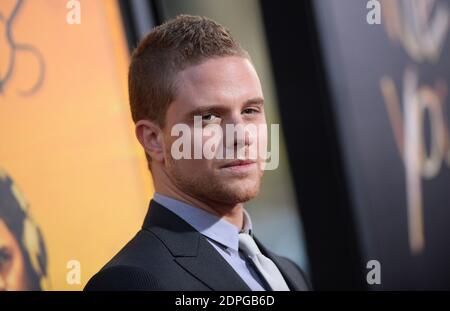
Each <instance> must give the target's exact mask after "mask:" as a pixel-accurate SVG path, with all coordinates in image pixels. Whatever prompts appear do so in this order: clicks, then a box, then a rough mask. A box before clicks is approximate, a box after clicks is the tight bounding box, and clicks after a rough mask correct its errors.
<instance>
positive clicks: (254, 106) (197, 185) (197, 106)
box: [163, 56, 267, 205]
mask: <svg viewBox="0 0 450 311" xmlns="http://www.w3.org/2000/svg"><path fill="white" fill-rule="evenodd" d="M194 116H201V117H202V122H201V123H202V127H203V128H205V127H207V126H208V125H210V124H218V125H219V126H220V127H221V128H222V131H223V137H222V139H223V144H222V148H223V153H222V155H223V159H217V158H216V157H215V158H213V159H206V158H205V157H204V156H202V158H201V159H194V156H193V152H194V148H195V147H194V135H192V143H191V146H192V148H191V150H192V157H191V159H179V160H175V159H174V158H173V156H172V154H171V146H172V143H173V142H174V141H176V140H177V139H178V137H177V136H171V129H172V127H173V126H174V125H176V124H180V123H184V124H187V125H188V126H189V128H190V129H191V133H194ZM226 124H230V125H234V126H237V125H240V126H247V125H249V124H252V125H254V126H256V127H258V126H259V125H266V119H265V114H264V100H263V93H262V89H261V84H260V81H259V78H258V75H257V73H256V71H255V69H254V68H253V66H252V64H251V63H250V61H249V60H248V59H246V58H242V57H237V56H229V57H219V58H213V59H209V60H207V61H206V62H204V63H202V64H200V65H196V66H191V67H188V68H187V69H185V70H184V71H182V72H180V73H179V74H178V75H177V96H176V100H175V101H174V102H172V103H171V104H170V106H169V109H168V111H167V114H166V124H165V127H164V129H163V132H164V152H165V153H164V158H165V164H164V165H165V168H166V172H167V175H168V177H169V178H171V180H172V182H173V183H174V184H175V185H176V186H177V187H178V188H179V189H180V190H182V191H183V192H185V193H187V194H189V195H192V196H194V197H196V198H197V199H200V200H202V199H203V200H206V201H213V202H218V203H224V204H226V205H230V204H236V203H241V202H245V201H248V200H250V199H252V198H253V197H255V196H256V195H257V193H258V191H259V186H260V182H261V178H262V176H263V162H264V161H263V159H262V158H261V153H259V152H258V153H257V156H256V157H255V156H249V155H250V153H249V150H250V148H254V149H253V150H259V149H258V148H255V147H256V146H260V145H263V146H265V145H266V144H267V135H266V133H265V132H264V133H263V132H260V131H256V132H253V133H252V134H251V135H250V134H249V133H246V135H245V139H244V140H243V139H242V138H243V136H241V139H240V138H239V137H238V135H237V134H233V135H230V137H227V133H226ZM258 133H260V134H258ZM211 137H212V136H211V135H209V136H208V135H203V136H201V139H200V142H199V144H201V145H202V146H203V145H204V144H205V142H207V141H208V139H211ZM197 144H198V141H197ZM227 148H228V149H230V148H232V149H233V150H234V151H233V152H232V155H233V158H232V159H228V158H227V157H226V154H225V150H227ZM240 148H244V149H240ZM239 149H240V152H239ZM239 154H240V155H244V157H242V156H239V157H238V155H239ZM243 158H244V159H249V158H252V159H253V160H252V161H247V162H244V163H242V162H240V163H237V162H236V161H237V160H238V159H243ZM248 162H253V163H248Z"/></svg>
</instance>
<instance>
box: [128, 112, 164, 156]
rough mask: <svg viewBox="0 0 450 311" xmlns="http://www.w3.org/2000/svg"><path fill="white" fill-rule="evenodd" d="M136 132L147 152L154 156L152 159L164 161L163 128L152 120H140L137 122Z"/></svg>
mask: <svg viewBox="0 0 450 311" xmlns="http://www.w3.org/2000/svg"><path fill="white" fill-rule="evenodd" d="M135 133H136V137H137V139H138V140H139V142H140V143H141V145H142V147H143V148H144V150H145V152H146V153H147V154H148V155H150V157H151V158H152V161H159V162H162V161H163V160H164V149H163V142H162V135H163V133H162V130H161V128H160V127H159V126H158V125H157V124H156V123H154V122H152V121H149V120H139V121H137V122H136V128H135Z"/></svg>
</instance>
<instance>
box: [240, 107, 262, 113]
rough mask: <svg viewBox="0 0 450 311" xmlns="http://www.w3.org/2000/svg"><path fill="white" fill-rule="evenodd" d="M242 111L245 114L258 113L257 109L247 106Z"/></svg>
mask: <svg viewBox="0 0 450 311" xmlns="http://www.w3.org/2000/svg"><path fill="white" fill-rule="evenodd" d="M242 112H243V113H245V114H255V113H258V112H259V110H258V109H254V108H247V109H244V110H243V111H242Z"/></svg>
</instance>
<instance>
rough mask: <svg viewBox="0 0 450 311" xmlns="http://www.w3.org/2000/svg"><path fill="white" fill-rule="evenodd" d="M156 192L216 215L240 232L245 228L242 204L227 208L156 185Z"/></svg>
mask: <svg viewBox="0 0 450 311" xmlns="http://www.w3.org/2000/svg"><path fill="white" fill-rule="evenodd" d="M155 190H156V192H157V193H159V194H161V195H165V196H167V197H169V198H172V199H176V200H179V201H181V202H184V203H187V204H189V205H192V206H195V207H197V208H200V209H203V210H205V211H207V212H209V213H211V214H213V215H216V216H217V217H219V218H222V219H224V220H226V221H228V222H230V223H232V224H233V225H235V226H236V227H237V228H238V229H239V230H240V229H242V227H243V221H244V214H243V204H242V203H238V204H234V205H230V206H226V204H225V205H224V204H220V203H217V202H205V201H204V200H200V199H197V198H195V197H193V196H191V195H189V194H186V193H184V192H181V191H178V190H177V189H167V188H159V187H157V186H156V185H155ZM219 205H220V206H219Z"/></svg>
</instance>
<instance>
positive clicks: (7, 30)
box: [0, 0, 153, 290]
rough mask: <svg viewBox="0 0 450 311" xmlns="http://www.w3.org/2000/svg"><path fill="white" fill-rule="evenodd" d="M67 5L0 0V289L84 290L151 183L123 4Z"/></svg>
mask: <svg viewBox="0 0 450 311" xmlns="http://www.w3.org/2000/svg"><path fill="white" fill-rule="evenodd" d="M68 2H69V1H66V0H28V1H26V0H24V1H20V0H2V1H1V2H0V289H2V288H3V289H13V290H14V289H50V290H80V289H82V288H83V286H84V285H85V284H86V282H87V281H88V280H89V278H90V277H91V276H92V274H93V273H95V272H96V271H98V269H100V268H101V267H102V265H103V264H105V263H106V262H107V260H108V259H110V258H111V257H112V256H113V255H114V254H115V253H116V252H117V251H118V250H119V249H120V247H121V246H123V245H124V243H126V242H127V241H128V240H129V239H130V238H131V237H132V236H133V234H134V233H135V232H136V231H137V230H138V229H139V227H140V225H141V223H142V220H143V217H144V215H145V212H146V209H147V204H148V199H149V197H150V195H151V192H152V190H153V186H152V182H151V179H150V175H149V172H148V170H147V168H146V162H145V156H144V154H143V153H142V151H141V150H140V148H139V146H138V143H137V141H136V139H135V137H134V134H133V124H132V121H131V117H130V113H129V106H128V97H127V89H126V85H127V83H126V79H127V69H128V61H129V55H128V51H127V47H126V40H125V35H124V31H123V25H122V21H121V16H120V12H119V9H118V4H117V2H116V1H115V0H88V1H77V2H79V3H80V4H81V7H80V13H81V14H80V24H70V23H68V20H67V15H68V13H69V11H70V8H67V7H66V5H67V3H68Z"/></svg>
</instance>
